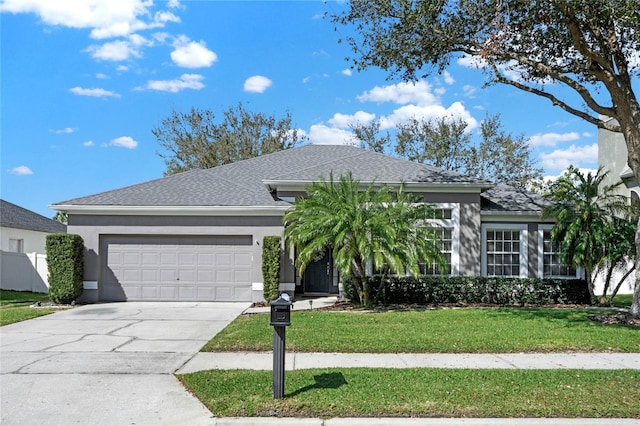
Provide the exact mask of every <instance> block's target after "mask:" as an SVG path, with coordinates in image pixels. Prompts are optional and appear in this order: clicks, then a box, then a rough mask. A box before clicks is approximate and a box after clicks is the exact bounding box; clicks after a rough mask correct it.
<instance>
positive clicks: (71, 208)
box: [49, 204, 289, 216]
mask: <svg viewBox="0 0 640 426" xmlns="http://www.w3.org/2000/svg"><path fill="white" fill-rule="evenodd" d="M49 208H51V209H54V210H58V211H64V212H67V214H82V215H118V216H122V215H130V216H167V215H172V216H282V215H284V213H285V212H286V211H287V209H288V208H289V206H104V205H85V206H83V205H73V204H68V205H65V204H55V205H51V206H49Z"/></svg>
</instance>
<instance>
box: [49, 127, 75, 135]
mask: <svg viewBox="0 0 640 426" xmlns="http://www.w3.org/2000/svg"><path fill="white" fill-rule="evenodd" d="M76 130H77V129H74V128H73V127H65V128H64V129H50V130H49V131H50V132H51V133H55V134H56V135H63V134H68V133H73V132H75V131H76Z"/></svg>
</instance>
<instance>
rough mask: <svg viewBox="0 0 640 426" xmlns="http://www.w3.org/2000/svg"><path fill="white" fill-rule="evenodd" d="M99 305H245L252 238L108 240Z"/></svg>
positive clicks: (107, 238)
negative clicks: (105, 302)
mask: <svg viewBox="0 0 640 426" xmlns="http://www.w3.org/2000/svg"><path fill="white" fill-rule="evenodd" d="M105 248H106V257H107V259H106V262H104V263H103V265H105V267H104V268H103V270H102V277H101V299H103V300H166V301H171V300H173V301H227V302H230V301H234V302H235V301H250V300H251V263H252V253H251V250H252V237H251V236H250V235H240V236H109V237H106V238H105Z"/></svg>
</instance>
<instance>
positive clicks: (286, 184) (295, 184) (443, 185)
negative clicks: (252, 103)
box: [262, 179, 494, 193]
mask: <svg viewBox="0 0 640 426" xmlns="http://www.w3.org/2000/svg"><path fill="white" fill-rule="evenodd" d="M314 182H317V181H311V180H308V181H306V180H305V181H301V180H279V179H264V180H263V181H262V183H263V184H264V186H265V187H266V188H267V190H268V191H269V192H273V191H275V190H278V191H304V189H305V187H306V186H307V185H311V184H312V183H314ZM360 185H361V186H362V187H365V186H366V185H368V183H367V182H361V183H360ZM375 185H378V186H382V185H387V186H389V187H391V188H398V187H400V185H404V187H405V189H410V190H412V191H417V192H455V193H481V192H482V191H484V190H487V189H491V188H493V187H494V184H490V183H459V182H399V181H375Z"/></svg>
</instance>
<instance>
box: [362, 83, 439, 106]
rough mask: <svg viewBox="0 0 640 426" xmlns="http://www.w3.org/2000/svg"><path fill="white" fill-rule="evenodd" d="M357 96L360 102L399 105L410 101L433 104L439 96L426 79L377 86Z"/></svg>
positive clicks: (419, 103)
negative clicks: (434, 92) (432, 90)
mask: <svg viewBox="0 0 640 426" xmlns="http://www.w3.org/2000/svg"><path fill="white" fill-rule="evenodd" d="M357 98H358V100H359V101H360V102H366V101H369V102H393V103H396V104H399V105H405V104H409V103H416V104H418V105H431V104H435V103H437V102H438V98H437V97H436V96H435V95H434V94H433V93H432V92H431V85H430V84H429V83H427V82H426V81H424V80H420V81H418V82H416V83H398V84H393V85H390V86H382V87H380V86H376V87H374V88H373V89H371V90H369V91H367V92H365V93H363V94H361V95H359V96H358V97H357Z"/></svg>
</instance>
